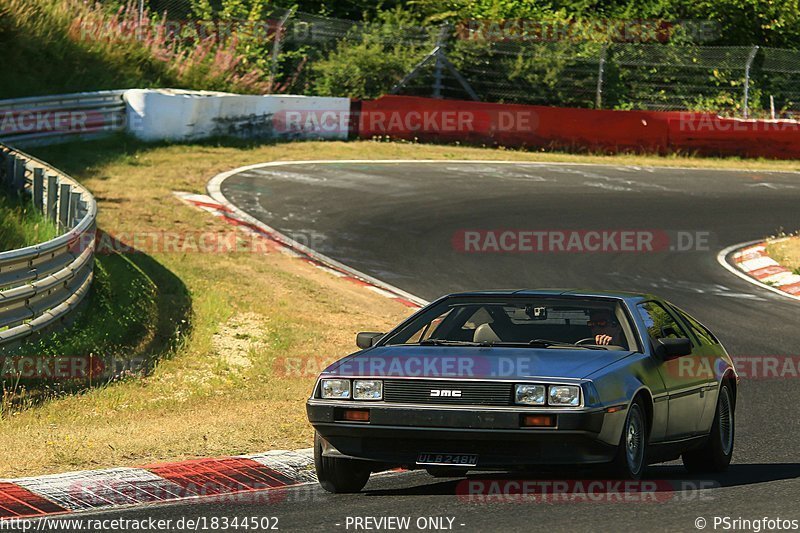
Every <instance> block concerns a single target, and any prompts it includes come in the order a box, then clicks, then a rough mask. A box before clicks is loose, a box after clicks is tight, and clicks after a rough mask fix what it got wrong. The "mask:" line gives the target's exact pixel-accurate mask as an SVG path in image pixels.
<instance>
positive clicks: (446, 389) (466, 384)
mask: <svg viewBox="0 0 800 533" xmlns="http://www.w3.org/2000/svg"><path fill="white" fill-rule="evenodd" d="M431 391H440V394H439V396H432V395H431ZM454 391H460V396H454V395H453V394H454ZM513 391H514V388H513V384H511V383H492V382H485V381H439V380H426V379H407V380H387V381H384V383H383V400H384V401H385V402H390V403H418V404H440V405H441V404H445V405H512V404H513V401H512V400H513V398H512V393H513Z"/></svg>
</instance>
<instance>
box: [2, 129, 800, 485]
mask: <svg viewBox="0 0 800 533" xmlns="http://www.w3.org/2000/svg"><path fill="white" fill-rule="evenodd" d="M34 152H35V153H36V155H37V156H39V157H41V158H43V159H44V160H46V161H48V162H51V163H52V164H54V165H55V166H57V167H60V168H62V169H63V170H65V171H67V172H68V173H70V174H72V175H73V176H75V177H76V178H77V179H79V180H80V181H81V182H82V183H83V184H84V185H86V186H87V187H88V188H89V189H90V190H91V191H92V192H93V193H94V195H95V197H96V198H97V199H98V203H99V206H100V219H99V226H100V227H101V228H102V229H103V230H104V231H106V232H108V233H111V234H113V235H125V234H132V233H133V232H151V231H152V232H158V231H167V232H195V231H215V232H228V231H232V229H231V227H230V226H227V225H225V224H224V223H222V222H220V221H218V220H217V219H215V218H214V217H211V216H209V215H207V214H204V213H202V212H199V211H197V210H195V209H193V208H190V207H188V206H185V205H183V204H182V203H180V202H179V201H178V200H177V199H176V198H175V197H174V196H173V194H172V192H173V191H176V190H184V191H191V192H198V193H201V192H204V190H205V185H206V182H207V181H208V179H209V178H211V177H212V176H213V175H215V174H217V173H219V172H222V171H224V170H229V169H231V168H234V167H238V166H242V165H247V164H253V163H260V162H267V161H274V160H293V159H294V160H302V159H363V158H373V159H396V158H406V159H487V160H498V159H512V160H520V161H543V162H544V161H570V162H583V163H609V164H619V165H622V164H625V165H629V164H630V165H641V166H646V165H661V166H695V167H712V166H723V167H729V168H737V169H739V170H741V169H751V170H768V169H783V170H797V169H800V165H798V163H797V162H796V161H782V162H772V161H741V160H713V159H690V158H685V157H669V158H660V157H646V156H616V157H603V156H578V155H564V154H545V153H532V152H521V151H520V152H518V151H504V150H486V149H479V148H466V147H458V146H431V145H414V144H407V143H385V142H353V143H342V142H328V143H312V142H309V143H291V144H277V145H263V146H241V145H236V144H233V145H229V146H223V145H214V144H200V145H142V144H139V143H136V142H134V141H131V140H129V139H126V138H122V137H120V138H115V139H111V140H108V141H102V142H94V143H85V144H75V145H66V146H61V147H52V148H42V149H37V150H34ZM151 257H152V259H153V260H155V261H156V262H157V263H158V264H159V265H160V267H163V268H164V269H166V271H168V272H171V274H173V275H174V276H176V277H177V278H179V280H180V282H181V283H182V284H183V285H185V287H186V289H187V290H188V293H189V295H190V297H191V316H190V326H191V327H190V328H189V329H188V333H186V335H185V336H183V337H182V338H180V339H178V342H177V345H176V346H177V347H176V348H174V349H173V350H172V351H171V352H170V353H167V354H164V356H163V357H161V360H160V363H159V364H158V365H157V366H156V368H155V369H154V371H153V372H152V373H151V374H150V375H149V376H147V377H144V378H138V379H137V378H131V379H128V380H123V381H121V382H117V383H113V384H109V385H106V386H103V387H100V388H95V389H92V390H89V391H86V392H84V393H81V394H77V395H70V396H65V397H62V398H58V399H54V400H52V401H50V402H47V403H46V404H44V405H42V406H39V407H35V408H29V409H25V410H19V411H16V412H13V413H8V414H6V415H5V416H4V418H3V419H2V420H0V449H3V450H4V453H3V455H2V458H0V472H2V475H3V476H5V477H13V476H21V475H30V474H42V473H49V472H59V471H68V470H75V469H81V468H99V467H110V466H124V465H141V464H145V463H150V462H157V461H169V460H178V459H182V458H188V457H197V456H213V455H225V454H238V453H247V452H258V451H264V450H268V449H271V448H297V447H304V446H308V445H310V443H311V437H312V430H311V427H310V426H309V425H308V423H307V422H306V418H305V407H304V403H305V399H306V398H307V396H308V394H309V392H310V388H311V386H312V383H313V380H314V377H315V375H314V373H315V371H316V370H317V369H318V366H319V364H318V363H317V361H319V360H325V361H333V360H335V359H337V358H339V357H341V356H343V355H345V354H347V353H350V352H352V351H354V349H355V348H354V336H355V333H356V332H357V331H362V330H372V331H383V330H386V329H388V328H390V327H391V326H392V325H394V324H396V323H397V322H398V321H399V320H401V319H402V318H404V317H405V316H407V315H408V314H409V309H408V308H406V307H403V306H402V305H400V304H399V303H396V302H393V301H390V300H387V299H385V298H382V297H380V296H377V295H375V294H374V293H372V292H371V291H366V290H364V289H363V288H361V287H359V286H358V285H355V284H352V283H349V282H347V281H344V280H341V279H338V278H335V277H333V276H330V275H329V274H327V273H325V272H323V271H321V270H320V269H317V268H315V267H313V266H311V265H309V264H308V263H306V262H303V261H299V260H296V259H292V258H290V257H288V256H286V255H283V254H280V253H266V254H251V253H232V254H230V253H229V254H198V253H187V254H177V253H153V254H151ZM160 288H162V289H163V288H164V287H160ZM167 288H168V287H167ZM168 294H169V291H168V290H167V291H166V292H164V293H163V294H162V295H161V299H162V301H161V302H160V303H161V305H162V306H163V305H166V306H169V304H170V301H169V300H168V296H166V295H168ZM165 298H167V300H166V301H165V300H164V299H165ZM287 358H291V359H293V360H302V361H309V362H310V364H309V365H308V367H303V368H309V371H308V372H306V373H304V375H299V376H298V375H286V373H285V372H283V371H282V368H281V365H282V363H280V362H282V361H285V360H286V359H287ZM276 361H278V362H279V364H277V365H276V364H275V363H276Z"/></svg>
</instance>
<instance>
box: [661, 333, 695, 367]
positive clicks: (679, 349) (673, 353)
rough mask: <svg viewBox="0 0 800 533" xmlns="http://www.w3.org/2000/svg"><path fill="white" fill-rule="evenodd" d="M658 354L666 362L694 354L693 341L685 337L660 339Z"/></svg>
mask: <svg viewBox="0 0 800 533" xmlns="http://www.w3.org/2000/svg"><path fill="white" fill-rule="evenodd" d="M656 353H657V354H658V355H659V356H660V357H661V358H662V359H663V360H664V361H669V360H671V359H677V358H678V357H683V356H684V355H689V354H691V353H692V341H690V340H689V339H687V338H685V337H681V338H678V339H658V340H657V341H656Z"/></svg>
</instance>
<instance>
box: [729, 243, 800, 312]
mask: <svg viewBox="0 0 800 533" xmlns="http://www.w3.org/2000/svg"><path fill="white" fill-rule="evenodd" d="M717 260H718V261H719V263H720V264H721V265H722V266H723V267H725V268H726V269H727V270H729V271H730V272H732V273H734V274H736V275H737V276H739V277H740V278H742V279H744V280H747V281H749V282H750V283H754V284H756V285H758V286H760V287H762V288H764V289H767V290H769V291H772V292H774V293H776V294H780V295H782V296H786V297H788V298H792V299H795V300H800V275H797V274H795V273H793V272H792V271H791V270H789V269H788V268H786V267H784V266H781V265H780V264H779V263H778V262H777V261H775V260H774V259H772V258H771V257H770V256H769V255H768V254H767V244H766V242H764V241H752V242H748V243H742V244H737V245H734V246H730V247H728V248H725V249H724V250H722V251H721V252H720V253H719V255H718V256H717Z"/></svg>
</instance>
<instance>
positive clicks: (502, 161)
mask: <svg viewBox="0 0 800 533" xmlns="http://www.w3.org/2000/svg"><path fill="white" fill-rule="evenodd" d="M330 163H378V164H380V163H457V164H461V163H470V164H472V163H475V164H483V165H487V164H499V165H537V166H547V165H553V166H576V167H609V168H629V169H631V170H642V169H655V170H708V171H711V172H742V173H744V172H773V173H779V174H800V170H768V169H749V168H744V169H741V168H714V167H682V166H676V167H671V166H660V165H630V164H627V165H626V164H620V163H579V162H574V163H570V162H568V161H525V160H519V161H512V160H508V159H496V160H493V159H309V160H305V161H301V160H296V161H270V162H268V163H256V164H254V165H246V166H243V167H239V168H236V169H234V171H236V172H242V171H245V170H253V169H256V168H262V167H268V166H282V165H306V164H330ZM226 173H227V172H223V173H222V174H226ZM220 175H221V174H220ZM212 179H213V178H212Z"/></svg>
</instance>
